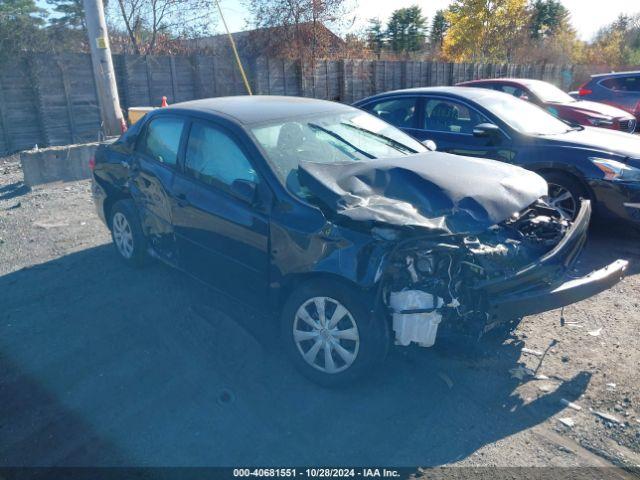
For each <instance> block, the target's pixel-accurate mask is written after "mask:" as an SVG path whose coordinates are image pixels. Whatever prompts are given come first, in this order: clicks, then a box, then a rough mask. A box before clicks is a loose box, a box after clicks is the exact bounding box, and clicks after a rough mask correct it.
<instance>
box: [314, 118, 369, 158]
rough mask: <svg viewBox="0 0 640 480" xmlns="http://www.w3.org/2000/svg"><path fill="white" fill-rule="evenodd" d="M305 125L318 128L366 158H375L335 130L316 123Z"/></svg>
mask: <svg viewBox="0 0 640 480" xmlns="http://www.w3.org/2000/svg"><path fill="white" fill-rule="evenodd" d="M307 125H308V126H309V128H311V129H313V130H319V131H321V132H323V133H326V134H327V135H330V136H331V137H333V138H335V139H336V140H338V141H339V142H341V143H343V144H345V145H347V146H348V147H350V148H353V149H354V150H355V151H356V152H358V153H360V154H362V155H364V156H365V157H367V158H370V159H372V160H373V159H375V158H376V157H374V156H373V155H371V154H370V153H369V152H365V151H364V150H362V149H361V148H358V147H356V146H355V145H354V144H353V143H351V142H349V141H348V140H347V139H345V138H344V137H342V136H340V135H339V134H337V133H336V132H334V131H332V130H329V129H328V128H324V127H322V126H320V125H318V124H316V123H307Z"/></svg>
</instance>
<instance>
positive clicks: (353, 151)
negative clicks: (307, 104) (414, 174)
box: [251, 110, 427, 198]
mask: <svg viewBox="0 0 640 480" xmlns="http://www.w3.org/2000/svg"><path fill="white" fill-rule="evenodd" d="M251 132H252V134H253V136H254V137H255V139H256V140H257V142H258V144H259V145H260V146H261V147H262V149H263V150H264V151H265V152H266V154H267V160H268V161H269V163H270V164H271V166H272V168H273V170H274V171H275V173H276V175H278V177H279V178H280V180H281V181H282V182H283V183H284V184H285V185H286V186H287V188H288V189H289V190H290V191H291V192H292V193H293V194H295V195H298V196H299V197H303V198H305V197H308V196H309V194H308V192H307V191H306V190H305V189H304V188H303V187H302V186H301V185H300V183H299V182H298V166H299V165H300V162H303V161H311V162H317V163H344V162H366V161H369V160H371V159H375V158H387V157H398V156H404V155H410V154H413V153H418V152H425V151H427V148H426V147H425V146H424V145H422V144H421V143H420V142H418V141H416V140H414V139H412V138H411V137H409V136H408V135H406V134H405V133H403V132H401V131H400V130H398V129H397V128H395V127H393V126H391V125H389V124H388V123H386V122H383V121H382V120H380V119H378V118H376V117H374V116H373V115H370V114H368V113H365V112H360V111H355V110H354V111H353V112H348V113H341V114H335V113H333V114H324V115H319V116H313V117H304V118H294V119H289V120H287V121H284V122H283V121H279V122H273V123H268V124H262V125H259V126H256V127H254V128H252V129H251Z"/></svg>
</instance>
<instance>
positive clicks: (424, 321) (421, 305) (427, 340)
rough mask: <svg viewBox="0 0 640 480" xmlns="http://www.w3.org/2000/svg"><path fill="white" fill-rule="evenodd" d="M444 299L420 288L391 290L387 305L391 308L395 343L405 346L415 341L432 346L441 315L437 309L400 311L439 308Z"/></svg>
mask: <svg viewBox="0 0 640 480" xmlns="http://www.w3.org/2000/svg"><path fill="white" fill-rule="evenodd" d="M443 303H444V301H443V300H442V298H440V297H436V296H434V295H432V294H430V293H427V292H423V291H422V290H403V291H401V292H391V295H390V298H389V305H390V307H391V308H392V309H393V311H394V313H393V331H394V332H395V334H396V344H398V345H403V346H407V345H409V344H410V343H411V342H416V343H417V344H418V345H420V346H421V347H432V346H433V345H434V343H435V342H436V334H437V333H438V325H439V324H440V321H441V320H442V315H440V314H439V313H438V312H437V311H435V312H428V313H401V312H403V311H407V310H426V309H431V308H439V307H441V306H442V304H443Z"/></svg>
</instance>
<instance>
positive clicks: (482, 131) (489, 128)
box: [473, 123, 502, 139]
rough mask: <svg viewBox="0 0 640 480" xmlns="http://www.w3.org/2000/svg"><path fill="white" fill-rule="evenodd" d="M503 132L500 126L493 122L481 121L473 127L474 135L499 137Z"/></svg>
mask: <svg viewBox="0 0 640 480" xmlns="http://www.w3.org/2000/svg"><path fill="white" fill-rule="evenodd" d="M501 134H502V132H501V131H500V127H499V126H497V125H494V124H493V123H481V124H479V125H476V126H475V127H473V136H474V137H481V138H492V139H497V138H500V135H501Z"/></svg>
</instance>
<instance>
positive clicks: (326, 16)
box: [246, 0, 352, 62]
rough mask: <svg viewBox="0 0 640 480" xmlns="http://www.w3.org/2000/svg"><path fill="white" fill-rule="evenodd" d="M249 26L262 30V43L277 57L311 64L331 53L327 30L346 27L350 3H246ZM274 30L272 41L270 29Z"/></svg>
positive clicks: (258, 0) (340, 0)
mask: <svg viewBox="0 0 640 480" xmlns="http://www.w3.org/2000/svg"><path fill="white" fill-rule="evenodd" d="M246 3H247V5H248V7H249V9H250V11H251V12H252V13H253V18H252V20H251V24H252V26H253V27H254V28H256V29H264V30H265V35H264V42H265V43H266V44H269V42H271V44H270V45H267V46H270V47H271V49H272V50H274V51H275V53H276V54H277V55H279V56H287V57H291V58H298V59H303V60H310V61H311V62H314V61H315V59H317V58H323V57H326V56H328V55H330V54H331V53H332V49H333V47H334V46H335V36H334V35H333V33H331V32H330V31H329V29H330V28H334V27H335V28H340V27H341V26H343V25H345V24H348V23H349V21H350V19H349V13H350V11H351V7H352V2H351V0H286V1H283V0H247V2H246ZM273 28H278V33H277V35H276V36H275V37H274V38H270V35H269V33H270V31H272V30H270V29H273Z"/></svg>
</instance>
